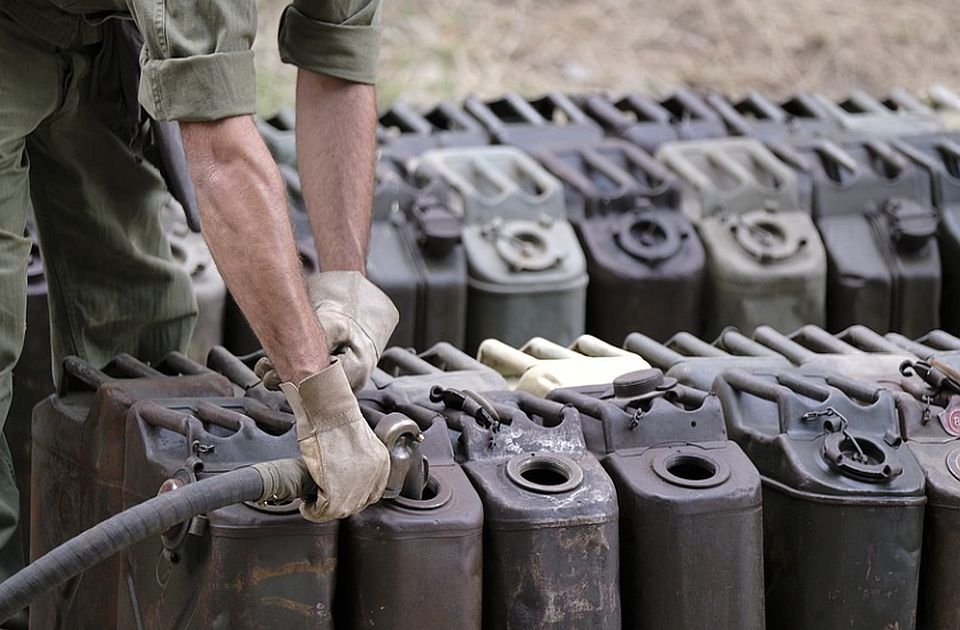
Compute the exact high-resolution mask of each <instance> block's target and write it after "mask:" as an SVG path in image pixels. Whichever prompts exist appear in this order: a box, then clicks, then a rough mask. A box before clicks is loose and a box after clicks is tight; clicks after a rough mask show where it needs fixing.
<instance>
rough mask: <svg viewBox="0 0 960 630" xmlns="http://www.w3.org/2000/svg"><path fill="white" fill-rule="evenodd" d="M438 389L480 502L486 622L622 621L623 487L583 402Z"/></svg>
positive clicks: (592, 624)
mask: <svg viewBox="0 0 960 630" xmlns="http://www.w3.org/2000/svg"><path fill="white" fill-rule="evenodd" d="M440 397H441V398H443V400H444V403H445V406H444V409H443V414H444V415H445V416H446V418H447V419H448V421H449V422H452V423H454V424H456V425H457V426H459V427H460V429H461V430H462V438H461V441H460V447H461V448H462V452H463V457H464V459H465V463H464V465H463V467H464V470H465V472H466V473H467V476H468V477H469V478H470V481H471V482H472V483H473V485H474V487H475V488H476V490H477V492H478V493H479V495H480V499H481V501H482V502H483V508H484V541H483V545H484V560H483V617H484V627H485V628H556V629H558V630H559V629H561V628H601V629H603V628H609V629H615V628H620V627H621V621H620V588H619V583H620V579H619V578H620V566H619V558H620V545H619V532H618V523H617V518H618V508H617V498H616V496H617V495H616V490H615V488H614V486H613V483H612V482H611V481H610V478H609V477H608V476H607V474H606V472H604V470H603V468H602V467H601V466H600V464H599V462H598V461H597V460H596V458H595V457H594V456H593V455H592V454H590V453H589V452H587V450H586V448H585V447H584V442H583V433H582V430H581V427H580V414H579V412H577V410H576V409H575V408H574V407H571V406H567V405H563V404H561V403H557V402H551V401H547V400H544V399H541V398H536V397H534V396H532V395H530V394H526V393H523V392H488V393H486V394H482V395H480V394H469V395H466V396H465V395H463V394H462V393H460V392H456V391H454V390H447V391H444V392H441V393H440ZM478 401H479V403H480V404H477V403H478Z"/></svg>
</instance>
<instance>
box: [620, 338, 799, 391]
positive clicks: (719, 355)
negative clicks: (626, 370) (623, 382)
mask: <svg viewBox="0 0 960 630" xmlns="http://www.w3.org/2000/svg"><path fill="white" fill-rule="evenodd" d="M734 337H735V338H736V340H735V341H736V342H735V343H734V342H732V343H729V344H726V345H723V344H721V340H724V339H733V338H734ZM623 347H624V348H625V349H626V350H628V351H629V352H633V353H635V354H638V355H640V356H641V357H643V359H644V360H646V361H649V362H650V365H652V366H654V367H656V368H659V369H660V370H663V371H664V372H666V375H667V377H668V378H675V379H677V381H679V382H680V383H682V384H684V385H687V386H689V387H694V388H697V389H699V390H702V391H710V390H711V389H712V387H713V381H714V379H716V377H717V376H718V375H719V374H720V373H721V372H723V371H724V370H729V369H732V368H743V369H745V370H756V369H779V368H787V367H790V362H789V361H788V360H787V359H786V358H784V357H783V356H781V355H779V354H777V353H776V352H774V351H772V350H770V349H769V348H767V347H766V346H763V345H761V344H759V343H757V342H756V341H753V340H752V339H749V338H748V337H746V336H744V335H741V334H740V333H739V332H737V331H736V330H733V329H727V330H724V331H723V332H722V333H721V336H720V337H719V338H718V340H717V341H716V342H714V343H712V344H711V343H708V342H706V341H703V340H702V339H699V338H697V337H696V336H695V335H692V334H690V333H688V332H679V333H677V334H676V335H674V336H673V337H671V338H670V339H669V340H668V341H667V343H666V344H664V343H661V342H659V341H657V340H655V339H652V338H650V337H648V336H647V335H644V334H643V333H638V332H635V333H630V334H629V335H627V338H626V339H625V340H624V342H623Z"/></svg>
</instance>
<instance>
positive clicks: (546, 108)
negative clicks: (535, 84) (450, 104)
mask: <svg viewBox="0 0 960 630" xmlns="http://www.w3.org/2000/svg"><path fill="white" fill-rule="evenodd" d="M463 108H464V109H465V110H466V111H468V112H469V113H470V114H471V115H472V116H473V117H474V118H476V119H477V120H478V121H480V124H481V125H483V127H484V129H486V130H487V132H489V134H490V137H491V139H492V140H493V141H494V142H496V143H497V144H505V145H511V146H514V147H517V148H520V149H523V150H525V151H536V150H537V149H540V148H543V147H545V146H549V145H552V144H593V143H596V142H599V141H600V140H601V139H603V129H602V128H601V127H600V125H598V124H597V123H596V122H594V121H593V120H591V119H590V117H589V116H587V115H586V114H585V113H584V112H583V111H582V110H581V109H580V108H579V107H578V106H577V105H576V104H575V103H574V102H573V101H572V100H570V98H569V97H568V96H566V95H564V94H561V93H560V92H549V93H547V94H545V95H543V96H541V97H538V98H533V99H526V98H524V97H522V96H520V95H519V94H516V93H515V92H508V93H506V94H504V95H503V96H502V97H500V98H497V99H494V100H490V101H483V100H481V99H479V98H477V97H476V96H468V97H467V98H466V100H464V102H463Z"/></svg>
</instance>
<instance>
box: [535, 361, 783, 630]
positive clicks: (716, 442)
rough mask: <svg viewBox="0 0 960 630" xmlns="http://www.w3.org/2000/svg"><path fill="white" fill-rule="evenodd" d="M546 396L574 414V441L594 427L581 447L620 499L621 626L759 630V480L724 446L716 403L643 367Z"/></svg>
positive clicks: (735, 449) (729, 446) (736, 453)
mask: <svg viewBox="0 0 960 630" xmlns="http://www.w3.org/2000/svg"><path fill="white" fill-rule="evenodd" d="M549 398H550V399H551V400H556V401H558V402H563V403H566V404H570V405H573V406H575V407H576V408H577V409H578V410H579V411H580V414H581V419H582V421H583V423H584V435H589V432H588V431H587V424H597V425H599V426H598V429H599V430H598V431H597V432H596V433H598V434H599V435H600V436H601V437H602V443H595V444H594V445H593V448H592V449H591V450H593V451H594V452H595V453H596V454H597V455H598V456H599V457H601V460H600V462H601V464H602V465H603V467H604V469H605V470H606V471H607V473H608V474H609V475H610V478H611V479H612V480H613V483H614V485H615V486H616V487H617V497H618V498H619V502H620V550H621V554H620V566H621V570H620V576H621V586H620V594H621V600H622V602H623V625H624V627H627V628H673V629H676V630H684V629H689V630H693V629H699V628H738V629H742V630H749V629H754V630H762V629H763V628H764V614H763V535H762V530H761V527H762V522H761V505H760V496H761V495H760V475H759V474H758V473H757V470H756V468H754V466H753V464H752V463H750V460H749V459H747V456H746V455H745V454H744V453H743V451H742V450H741V449H740V447H739V446H737V445H736V444H735V443H733V442H731V441H729V440H727V433H726V429H725V428H724V424H723V413H722V410H721V408H720V402H719V401H718V400H717V398H716V396H714V395H712V394H705V393H703V392H701V391H698V390H694V389H691V388H688V387H685V386H683V385H678V384H677V381H676V380H674V379H672V378H669V377H667V378H664V376H663V373H662V372H661V371H660V370H656V369H651V370H643V371H639V372H632V373H628V374H625V375H623V376H621V377H619V378H617V379H616V380H614V381H613V384H612V385H611V384H607V385H601V386H586V387H577V388H564V389H557V390H554V391H553V392H551V393H550V396H549ZM587 447H588V448H591V444H590V440H589V439H588V441H587Z"/></svg>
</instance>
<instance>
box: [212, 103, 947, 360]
mask: <svg viewBox="0 0 960 630" xmlns="http://www.w3.org/2000/svg"><path fill="white" fill-rule="evenodd" d="M927 100H928V101H930V102H931V104H927V102H924V101H922V100H921V99H917V98H913V97H911V96H910V95H907V94H904V93H902V92H894V93H893V94H891V95H890V96H889V97H888V98H886V99H882V100H881V99H874V98H872V97H870V96H868V95H865V94H863V93H854V94H853V95H851V96H850V97H849V98H848V99H846V100H843V101H841V102H839V103H838V102H834V101H830V100H828V99H826V98H824V97H822V96H820V95H816V94H799V95H797V96H795V97H793V98H791V99H789V100H787V101H783V102H772V101H770V100H768V99H765V98H764V97H762V96H761V95H759V94H751V95H749V96H747V97H746V98H744V99H743V100H741V101H736V100H732V99H728V98H725V97H722V96H720V95H718V94H704V93H697V92H693V91H679V92H676V93H675V94H672V95H670V96H668V97H667V98H663V99H660V100H655V99H652V98H650V97H647V96H644V95H641V94H629V95H627V96H625V97H623V98H621V99H612V98H609V97H607V96H604V95H597V94H594V95H586V96H582V95H579V96H578V95H572V96H566V95H563V94H557V93H553V94H548V95H546V96H543V97H540V98H534V99H526V98H522V97H520V96H518V95H516V94H507V95H505V96H503V97H502V98H498V99H493V100H486V101H484V100H481V99H478V98H468V99H466V100H465V101H464V102H463V103H461V104H454V103H451V102H442V103H439V104H437V105H436V106H435V107H433V108H431V109H429V110H417V109H414V108H411V107H409V106H406V105H403V104H398V105H394V106H393V107H392V108H391V109H389V110H387V111H385V112H384V113H383V114H382V115H381V117H380V146H381V155H380V160H379V166H378V170H377V188H376V202H375V208H374V225H373V228H372V236H371V242H370V257H369V263H368V272H369V275H370V277H371V279H373V280H374V282H376V283H377V284H378V285H379V286H381V288H383V289H384V290H385V291H386V292H387V293H388V294H389V295H390V296H391V297H392V298H393V300H394V302H395V303H396V304H397V305H398V307H399V308H400V311H401V323H400V326H399V328H398V329H397V332H396V334H395V336H394V339H393V341H394V342H395V343H397V344H398V345H404V346H412V347H421V348H422V347H427V346H429V345H430V344H432V343H434V342H437V341H441V340H443V341H448V342H451V343H453V344H454V345H457V346H458V347H465V348H466V349H468V350H469V351H471V352H473V351H475V350H476V348H477V346H478V344H479V343H480V341H482V340H483V339H486V338H488V337H496V338H500V339H503V340H505V341H507V342H509V343H513V344H521V343H523V342H524V341H525V340H526V339H528V338H530V337H531V336H533V335H536V334H539V335H542V336H545V337H548V338H550V339H554V340H556V341H558V342H561V343H570V342H571V341H573V339H575V338H576V337H577V336H578V335H580V334H582V333H584V332H587V333H590V334H594V335H597V336H600V337H602V338H609V339H620V338H623V336H624V335H626V334H627V333H628V332H630V331H633V330H645V331H647V333H648V334H650V335H651V336H653V337H654V338H656V339H658V340H661V341H663V340H666V339H667V338H668V337H670V336H671V335H672V334H674V333H676V332H678V331H681V330H684V331H689V332H693V333H700V334H706V335H708V336H713V335H715V334H717V333H718V332H719V330H720V329H721V327H722V326H725V325H735V326H738V327H739V328H741V329H745V330H750V329H753V328H754V327H756V326H758V325H761V324H768V325H772V326H774V327H777V328H779V329H793V328H796V327H799V326H801V325H804V324H815V325H819V326H823V327H825V328H827V329H828V330H830V331H832V332H836V331H839V330H842V329H844V328H846V327H848V326H850V325H852V324H855V323H859V324H863V325H867V326H870V327H872V328H874V329H876V330H879V331H883V332H886V331H897V332H901V333H903V334H906V335H910V336H917V335H921V334H923V333H924V332H925V331H927V330H930V329H933V328H937V327H941V328H943V329H945V330H948V331H950V332H954V333H958V334H960V315H958V314H957V313H960V310H958V308H957V306H958V304H957V298H956V296H957V295H958V289H960V287H958V286H957V284H958V283H960V277H958V274H957V272H956V269H958V268H960V219H958V207H960V206H958V202H960V175H958V173H960V169H958V164H960V162H958V158H960V135H957V134H956V133H954V132H952V131H951V130H950V127H951V125H954V124H955V123H956V122H957V120H956V116H955V114H956V111H955V110H952V109H950V104H951V103H953V102H954V101H952V100H951V99H950V95H949V93H946V92H945V91H943V90H934V91H932V96H931V97H929V98H928V99H927ZM935 105H938V106H939V107H940V109H935V108H934V106H935ZM951 112H954V113H951ZM293 128H294V121H293V120H292V119H291V116H290V115H280V116H278V117H277V118H275V119H273V120H271V121H269V122H266V123H264V124H263V125H262V130H263V134H264V137H265V138H266V140H267V143H268V146H270V147H271V149H272V150H273V153H274V155H275V156H276V157H277V159H278V162H280V163H281V164H282V165H283V166H281V169H282V171H283V172H284V177H285V179H286V181H287V183H288V186H289V188H290V196H291V202H292V206H293V207H295V208H299V211H295V214H296V215H297V216H298V217H299V219H298V220H299V225H300V226H301V228H302V229H301V237H302V238H301V240H302V241H303V242H308V241H309V240H310V235H309V225H308V223H307V222H306V221H305V214H304V212H303V208H304V206H303V200H302V195H301V194H300V188H299V181H298V178H297V175H296V168H295V159H296V150H295V144H294V131H293ZM306 249H309V245H308V246H307V247H306ZM227 345H228V346H229V347H231V348H234V349H237V350H245V351H246V350H251V349H253V348H254V347H255V340H253V338H252V337H250V336H249V335H247V341H246V342H245V343H243V344H232V343H228V344H227Z"/></svg>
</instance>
